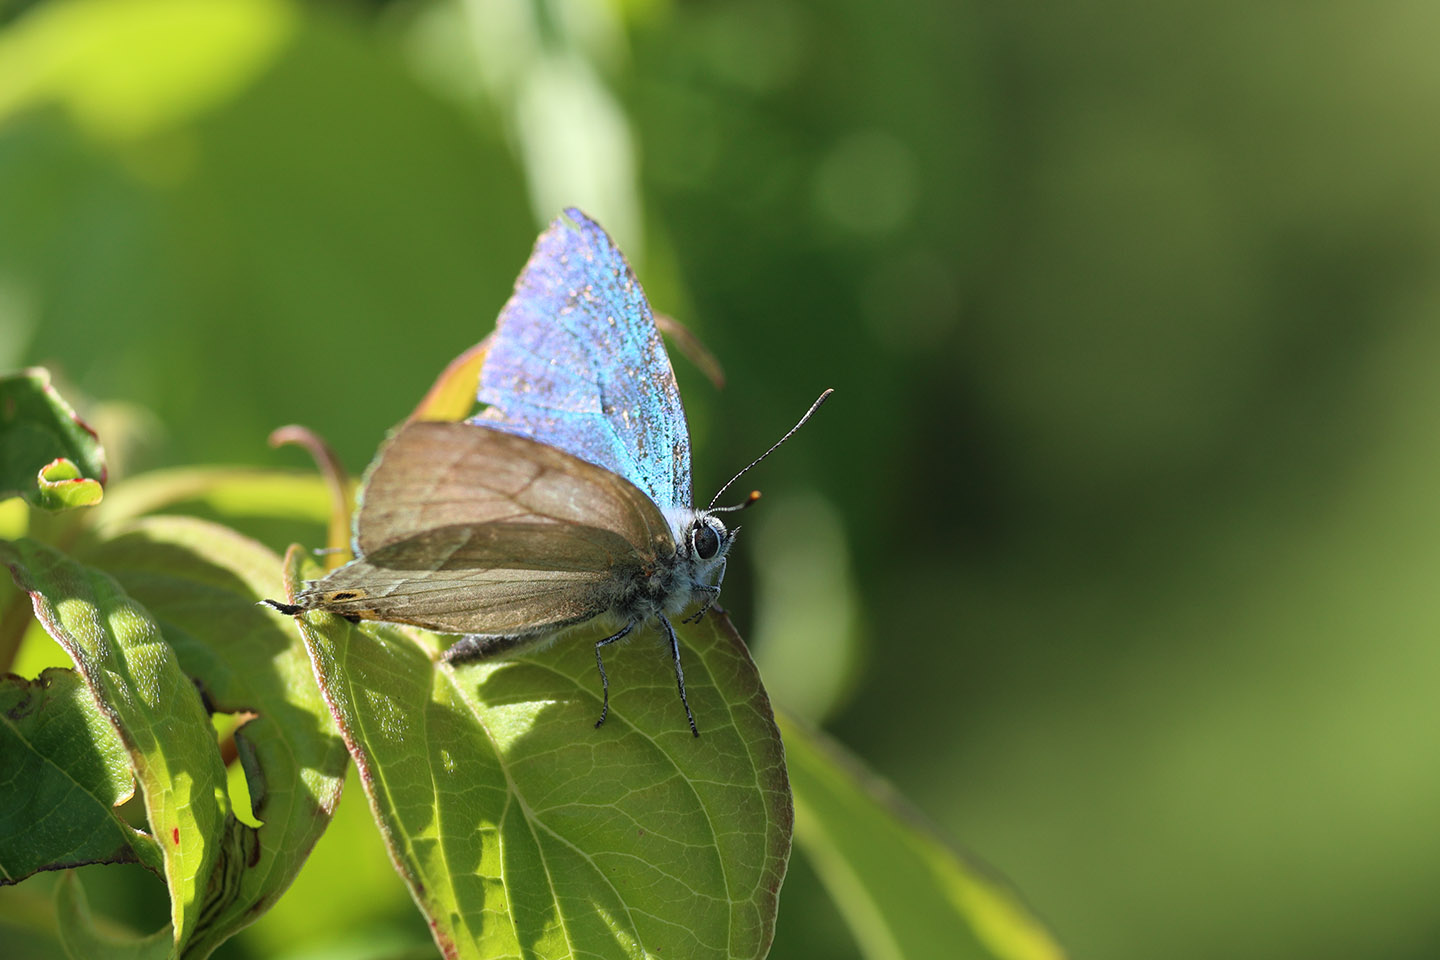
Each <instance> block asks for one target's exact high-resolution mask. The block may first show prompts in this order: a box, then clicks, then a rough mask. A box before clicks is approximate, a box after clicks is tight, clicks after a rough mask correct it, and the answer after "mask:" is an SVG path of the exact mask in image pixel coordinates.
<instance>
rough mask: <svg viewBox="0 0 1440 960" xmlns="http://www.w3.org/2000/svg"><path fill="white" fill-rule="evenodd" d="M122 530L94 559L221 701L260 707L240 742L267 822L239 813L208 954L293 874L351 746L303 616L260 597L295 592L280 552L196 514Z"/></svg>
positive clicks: (212, 905)
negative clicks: (233, 855)
mask: <svg viewBox="0 0 1440 960" xmlns="http://www.w3.org/2000/svg"><path fill="white" fill-rule="evenodd" d="M115 533H116V534H117V535H116V536H115V537H114V539H112V540H110V541H108V542H106V543H103V544H101V545H100V546H99V547H98V548H97V549H96V550H95V552H94V554H93V557H92V559H94V560H95V561H97V562H99V563H102V564H103V565H104V566H105V567H106V568H107V569H109V570H112V571H114V575H115V577H116V579H117V580H119V582H120V583H121V584H122V585H123V586H124V587H125V589H126V591H127V592H128V593H129V594H130V595H131V596H133V597H134V598H135V599H136V600H138V601H140V602H142V603H144V604H145V606H146V608H147V609H148V610H149V611H150V613H151V615H152V616H154V617H155V619H156V621H157V622H158V623H159V625H160V627H161V629H162V630H163V631H164V633H165V638H166V640H167V641H168V642H169V644H170V646H171V647H173V648H174V650H175V653H176V655H177V657H178V659H179V663H180V666H181V667H182V668H183V669H184V671H185V673H186V674H187V675H188V676H190V677H191V678H192V679H193V680H194V681H195V682H196V683H197V684H198V685H199V687H200V689H201V690H202V691H203V693H204V696H205V697H206V701H207V704H208V705H209V707H210V708H211V709H212V710H215V711H217V712H221V713H241V714H252V715H253V717H252V718H250V719H248V720H246V721H245V722H243V723H242V725H241V726H240V727H239V729H238V730H236V732H235V745H236V748H237V750H238V753H239V758H240V763H241V765H242V766H243V767H244V770H245V776H246V780H247V782H248V785H249V792H250V797H251V800H252V804H253V813H254V816H255V818H256V819H257V820H259V821H260V822H261V823H262V826H260V827H259V828H258V829H256V828H252V827H248V826H245V825H244V824H241V823H239V822H237V821H235V820H230V821H229V823H228V828H229V831H230V833H231V834H233V837H231V838H227V844H228V845H231V846H233V847H234V848H236V849H239V850H242V851H243V854H244V855H243V858H242V861H241V862H239V863H235V864H231V865H229V866H228V867H227V868H226V869H225V870H224V877H223V880H222V881H220V882H218V883H216V884H212V887H211V889H210V891H209V903H208V905H207V912H206V917H205V920H204V922H203V924H202V925H201V927H200V928H199V929H198V930H196V931H195V934H194V936H193V938H192V941H191V944H190V949H191V950H192V951H194V952H196V953H198V954H200V955H203V954H204V953H205V952H208V948H210V947H213V946H214V945H216V944H218V943H219V942H220V941H222V940H224V939H226V938H227V937H228V936H230V935H231V934H233V933H234V932H235V931H236V930H237V929H239V928H240V927H243V926H245V925H246V924H249V923H251V922H253V921H254V920H255V919H256V918H257V917H258V916H259V915H260V914H261V913H263V912H264V910H265V909H266V908H267V907H268V906H269V905H270V904H271V903H273V902H274V901H275V900H276V899H277V898H278V897H279V896H280V895H281V893H283V892H284V891H285V889H286V888H287V887H288V886H289V885H290V882H291V880H293V879H294V877H295V874H296V873H298V872H299V870H300V867H301V865H302V864H303V863H304V861H305V858H306V857H307V856H308V855H309V853H310V850H311V848H312V847H313V846H314V844H315V842H316V840H318V839H319V837H320V835H321V834H322V833H323V832H324V830H325V827H326V825H327V824H328V823H329V820H330V815H331V813H332V812H333V811H334V809H335V805H336V803H337V802H338V801H339V799H340V787H341V783H342V782H343V780H344V776H345V767H346V765H347V763H348V759H347V754H346V752H345V745H344V742H343V741H342V740H341V739H340V733H339V731H338V730H337V729H336V728H335V725H334V721H333V720H331V718H330V713H329V711H328V710H327V709H326V707H325V704H324V701H323V700H321V697H320V691H319V689H318V688H317V687H316V685H315V678H314V675H313V673H312V671H311V667H310V660H309V658H308V657H307V655H306V653H305V649H304V647H303V646H302V644H301V642H300V638H299V634H298V629H297V627H296V624H295V622H294V621H293V620H292V619H291V618H289V617H283V616H281V615H279V614H277V613H275V612H274V611H273V610H270V609H268V608H266V607H263V606H260V605H258V603H257V601H259V600H261V599H264V598H267V597H283V596H284V595H285V594H284V584H283V582H282V579H281V566H280V558H279V557H278V556H276V555H275V554H274V553H272V552H271V551H269V550H267V549H266V548H265V547H263V546H261V545H260V544H259V543H256V542H255V541H254V540H251V539H249V538H247V537H243V536H240V535H239V534H237V533H235V532H233V531H231V530H228V529H226V528H225V527H221V526H219V525H217V524H213V523H209V522H207V521H203V520H197V519H194V518H191V517H171V516H155V517H146V518H143V519H140V520H138V521H135V522H133V523H131V524H130V525H128V526H127V527H125V528H122V529H120V530H118V531H115Z"/></svg>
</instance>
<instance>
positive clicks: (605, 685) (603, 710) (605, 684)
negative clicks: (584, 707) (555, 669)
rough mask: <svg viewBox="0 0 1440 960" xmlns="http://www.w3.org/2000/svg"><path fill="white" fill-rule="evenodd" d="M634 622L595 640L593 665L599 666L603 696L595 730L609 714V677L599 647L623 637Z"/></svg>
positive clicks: (632, 628) (632, 626)
mask: <svg viewBox="0 0 1440 960" xmlns="http://www.w3.org/2000/svg"><path fill="white" fill-rule="evenodd" d="M635 623H636V621H634V620H631V621H630V622H629V623H627V624H625V627H624V629H622V630H621V631H620V632H619V633H615V634H611V635H610V636H608V637H606V638H605V639H603V640H596V641H595V666H597V667H599V668H600V690H601V693H603V694H604V697H605V699H604V702H603V703H602V704H601V706H600V719H599V720H596V721H595V728H596V729H597V730H598V729H599V728H600V724H602V723H604V722H605V718H606V717H608V716H610V678H609V677H607V676H605V661H604V660H602V659H600V648H601V647H608V646H609V645H610V644H612V643H614V642H616V641H617V640H623V639H625V637H626V636H628V635H629V633H630V631H631V630H634V629H635Z"/></svg>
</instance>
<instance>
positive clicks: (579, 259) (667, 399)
mask: <svg viewBox="0 0 1440 960" xmlns="http://www.w3.org/2000/svg"><path fill="white" fill-rule="evenodd" d="M479 396H480V402H482V403H486V404H489V406H488V407H487V408H486V409H485V410H484V411H482V412H481V413H480V415H479V416H477V417H475V418H474V419H473V420H472V421H471V422H472V423H476V424H479V425H481V426H485V427H490V428H492V429H495V430H502V431H504V432H506V433H513V434H519V435H521V436H525V437H532V438H534V439H535V440H538V441H540V442H541V443H544V444H548V445H550V446H552V447H558V448H559V449H561V450H564V451H566V452H567V453H570V454H573V455H574V456H577V457H579V458H581V459H582V460H588V461H589V462H590V463H593V464H596V465H597V466H601V467H604V468H605V469H607V470H610V471H611V472H613V473H618V474H619V475H620V476H622V477H624V478H625V479H626V480H629V481H630V482H631V483H633V484H635V486H637V487H639V488H640V489H641V490H643V491H644V492H645V493H646V494H647V495H649V497H650V499H651V500H653V501H654V502H655V503H656V505H658V506H660V507H662V508H664V507H675V506H685V507H688V506H690V496H691V494H690V435H689V432H688V431H687V430H686V427H685V410H684V408H683V407H682V406H681V405H680V390H679V388H678V387H677V386H676V384H675V373H674V371H673V370H671V369H670V358H669V357H668V356H667V355H666V353H665V344H664V342H663V341H662V340H661V339H660V333H659V331H658V330H656V329H655V320H654V318H653V317H652V316H651V314H650V305H649V303H647V302H646V300H645V293H644V291H643V290H641V289H640V282H639V281H638V280H636V279H635V274H633V273H632V272H631V271H630V265H629V264H628V263H626V262H625V257H624V256H623V255H622V254H621V253H620V251H619V250H618V249H617V248H616V246H615V244H614V242H613V241H612V240H611V239H610V237H609V235H607V234H606V233H605V231H604V230H602V229H601V228H600V226H599V224H597V223H595V222H594V221H593V220H591V219H590V218H588V217H586V216H585V214H583V213H581V212H580V211H579V210H575V209H569V210H566V211H565V216H563V217H559V218H557V219H556V220H555V222H554V223H552V224H551V225H550V227H549V229H547V230H546V231H545V232H544V233H543V234H541V235H540V239H539V240H537V241H536V242H535V251H534V252H533V253H532V254H531V255H530V261H529V262H528V263H527V264H526V265H525V269H524V270H523V271H522V272H521V274H520V279H519V280H517V281H515V293H514V295H513V296H512V297H511V298H510V301H509V302H508V303H506V304H505V309H504V310H502V311H501V312H500V319H499V322H498V323H497V324H496V327H495V335H494V337H493V338H492V340H491V344H490V352H489V354H488V355H487V356H486V358H485V366H484V368H483V369H482V371H481V374H480V391H479Z"/></svg>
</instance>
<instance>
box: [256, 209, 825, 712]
mask: <svg viewBox="0 0 1440 960" xmlns="http://www.w3.org/2000/svg"><path fill="white" fill-rule="evenodd" d="M830 392H831V391H828V390H827V391H826V392H825V393H824V394H822V395H821V397H820V399H819V400H816V401H815V404H814V405H813V406H812V407H811V408H810V411H809V412H808V413H806V415H805V417H804V418H802V419H801V421H800V423H797V424H796V425H795V427H794V428H792V429H791V430H790V432H789V433H787V434H786V435H785V436H784V437H782V438H781V440H780V441H779V442H778V443H776V444H775V445H774V446H772V447H771V448H770V449H769V450H767V451H766V452H765V454H763V455H762V456H760V457H759V458H757V459H756V460H755V461H754V462H753V463H751V464H750V466H751V467H753V466H754V465H755V464H756V463H759V462H760V460H763V459H764V458H765V457H766V456H769V454H770V453H771V452H773V451H774V450H775V448H776V447H778V446H780V443H783V442H784V441H785V440H786V439H788V438H789V437H790V436H791V435H792V434H793V433H794V432H795V431H796V430H798V429H799V428H800V426H801V425H802V424H803V423H804V422H805V420H807V419H809V417H810V415H811V414H813V413H814V412H815V410H816V409H818V408H819V406H820V404H821V403H823V402H824V401H825V400H826V399H827V398H828V397H829V395H830ZM478 397H479V400H480V401H481V402H482V403H484V404H486V407H485V409H484V410H483V411H482V412H481V413H480V414H479V415H478V416H475V417H473V418H472V419H470V420H468V421H463V422H458V423H443V422H426V421H412V422H410V423H407V424H405V425H404V426H402V427H401V428H400V429H399V430H398V431H396V432H395V433H393V434H392V435H391V437H390V438H389V439H388V440H387V441H386V443H385V444H384V446H382V448H381V450H380V452H379V454H378V455H377V457H376V460H375V462H374V463H373V464H372V465H371V467H370V469H369V471H368V472H367V475H366V478H365V481H364V484H363V487H362V490H361V494H360V502H359V504H358V512H357V515H356V521H355V531H354V538H353V541H354V542H353V548H354V553H355V559H354V560H352V561H351V562H350V563H348V564H346V565H344V566H342V567H340V568H339V569H337V570H335V571H333V572H331V573H330V574H329V575H327V576H326V577H324V578H323V579H321V580H315V581H307V582H306V584H305V585H304V588H303V589H302V590H301V591H300V593H299V594H298V595H297V596H296V598H295V603H293V604H282V603H276V602H272V604H271V605H272V606H274V607H276V608H277V609H279V610H281V611H282V612H285V613H289V614H292V615H293V614H299V613H301V612H304V611H307V610H327V611H329V612H331V613H335V614H338V615H339V616H342V617H345V618H347V619H349V620H352V621H360V620H377V621H383V622H387V623H403V624H411V625H414V626H418V627H423V628H425V629H428V630H434V631H437V632H440V633H454V634H463V635H464V636H463V638H462V639H460V640H459V641H458V642H456V643H455V644H454V645H452V646H451V647H449V649H447V650H446V652H445V654H444V658H445V660H446V661H448V662H449V663H451V664H461V663H465V662H469V661H472V660H483V659H489V658H493V657H500V656H504V655H507V654H513V653H517V652H521V651H523V650H526V649H531V648H533V647H535V646H537V645H539V644H541V643H544V642H547V641H548V640H550V639H553V638H554V637H555V636H557V635H558V634H559V633H560V632H562V631H564V630H566V629H567V628H570V627H573V626H576V625H578V624H582V623H585V622H587V621H589V620H593V619H595V618H597V617H601V616H604V615H609V616H610V617H611V618H612V619H613V622H614V623H615V624H616V625H617V629H616V630H615V631H614V632H613V633H610V634H609V635H608V636H605V637H603V638H602V639H600V640H598V641H596V642H595V664H596V667H597V668H598V670H599V673H600V683H601V689H602V695H603V699H602V705H601V709H600V719H599V720H598V721H596V723H595V726H596V727H599V726H600V725H601V724H603V723H604V722H605V719H606V717H607V716H609V712H610V683H609V679H608V678H607V676H606V674H605V662H604V657H603V655H602V651H603V650H604V649H605V648H606V647H607V646H610V645H611V644H614V643H618V642H619V641H620V640H622V639H624V638H625V637H627V636H629V635H630V634H631V633H632V632H633V631H634V630H635V629H636V628H638V627H640V626H642V625H645V624H647V623H654V624H655V625H656V626H657V627H658V628H659V630H660V631H661V633H662V634H663V635H664V637H665V638H666V640H668V642H669V650H670V655H671V658H672V660H673V662H674V667H675V680H676V685H677V686H678V688H679V691H680V702H681V704H682V705H683V706H684V708H685V716H686V719H687V720H688V721H689V723H690V730H691V733H692V734H694V735H695V736H697V737H698V736H699V735H700V734H699V729H698V727H696V725H695V716H694V714H693V713H692V712H691V710H690V703H689V701H688V699H687V698H686V695H685V673H684V669H683V668H682V666H681V661H680V644H679V641H678V639H677V638H676V635H675V628H674V626H673V625H672V624H671V622H670V617H672V616H674V615H676V614H678V613H681V612H682V611H684V610H685V609H687V608H688V607H689V606H691V605H692V604H693V603H695V601H696V600H697V599H698V600H699V601H700V603H699V607H698V609H697V610H696V611H695V612H694V613H693V614H691V616H690V617H688V618H687V620H689V619H696V620H698V619H699V618H700V617H702V616H704V614H705V613H706V611H707V610H708V609H709V608H710V606H711V605H712V604H713V603H714V602H715V600H716V598H717V597H718V596H719V593H720V583H721V581H722V580H723V579H724V575H725V562H726V555H727V553H728V552H729V550H730V546H731V544H733V543H734V540H735V530H732V529H727V527H726V526H725V524H724V522H723V521H722V520H721V519H720V518H719V517H718V516H717V514H719V513H723V512H726V511H727V510H737V509H741V508H743V507H745V506H748V505H749V504H750V503H753V502H754V500H755V499H756V498H757V497H758V494H755V493H752V494H751V496H750V498H748V499H747V500H746V501H745V502H743V503H741V504H739V505H737V506H735V507H721V508H716V507H715V502H716V500H718V499H719V497H720V495H721V494H723V493H724V491H725V490H726V489H728V488H729V486H730V484H731V483H734V482H735V480H738V479H739V478H740V476H742V475H743V474H744V473H745V470H749V469H750V467H746V468H745V470H742V471H740V473H738V474H736V475H735V477H734V478H732V479H731V481H730V483H727V484H726V485H725V487H722V488H721V490H720V493H719V494H716V497H715V499H714V500H712V501H711V503H710V506H709V507H706V508H705V509H703V510H701V509H696V508H695V507H694V506H693V505H692V502H691V485H690V436H689V432H688V430H687V427H686V423H685V411H684V408H683V407H682V405H681V403H680V391H679V388H678V386H677V385H676V383H675V374H674V371H673V370H672V369H671V367H670V359H669V357H668V356H667V354H666V352H665V345H664V342H663V341H662V340H661V337H660V333H659V331H658V330H657V329H656V326H655V320H654V317H653V315H652V313H651V311H650V305H649V303H648V302H647V301H646V299H645V294H644V291H643V290H642V289H641V287H640V283H639V281H638V280H636V278H635V275H634V273H633V272H632V271H631V269H630V266H629V264H628V263H627V262H626V261H625V257H624V256H623V255H622V254H621V252H620V250H619V249H618V248H617V247H616V246H615V243H614V241H612V240H611V239H610V237H609V235H608V234H606V233H605V231H604V230H603V229H602V228H601V227H600V226H599V225H598V224H596V223H595V222H594V221H593V220H591V219H590V218H589V217H587V216H585V214H583V213H581V212H580V211H579V210H576V209H573V208H572V209H568V210H566V211H565V214H564V216H562V217H560V218H557V219H556V220H555V221H554V222H553V223H552V224H551V225H550V226H549V228H548V229H547V230H546V231H545V232H544V233H543V234H541V236H540V238H539V240H537V241H536V244H535V249H534V252H533V253H532V254H531V256H530V259H529V261H528V262H527V263H526V265H525V268H524V269H523V270H522V272H521V274H520V277H519V279H518V280H517V281H516V283H515V292H514V294H513V295H512V296H511V298H510V300H509V301H508V302H507V303H506V305H505V307H504V308H503V310H502V311H501V313H500V318H499V321H498V323H497V325H496V329H495V333H494V335H493V336H492V338H491V341H490V346H489V351H488V353H487V354H486V356H485V360H484V365H483V367H482V369H481V374H480V384H479V390H478ZM736 529H738V528H736Z"/></svg>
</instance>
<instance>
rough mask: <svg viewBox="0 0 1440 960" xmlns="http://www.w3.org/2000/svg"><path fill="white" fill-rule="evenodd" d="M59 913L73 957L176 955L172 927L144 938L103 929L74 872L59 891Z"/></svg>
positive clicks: (144, 959)
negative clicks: (91, 911)
mask: <svg viewBox="0 0 1440 960" xmlns="http://www.w3.org/2000/svg"><path fill="white" fill-rule="evenodd" d="M55 912H56V915H57V919H58V920H59V921H60V922H59V932H60V942H61V943H62V944H63V945H64V947H65V952H66V953H67V954H69V956H70V960H165V958H166V957H169V956H171V955H172V954H171V951H172V949H173V946H174V944H173V942H172V938H171V936H170V928H169V927H165V928H163V929H161V930H158V931H156V932H155V933H152V934H150V935H149V936H144V937H139V936H126V935H124V934H119V933H115V932H113V931H110V930H106V929H101V928H100V927H99V925H98V924H97V923H96V922H95V917H94V916H93V915H92V914H91V913H90V904H89V902H88V901H87V900H86V898H85V888H84V887H83V886H81V884H80V877H79V876H78V875H76V874H75V873H74V871H70V872H68V873H66V875H65V877H64V878H63V879H62V880H61V881H60V885H59V886H58V887H57V888H56V890H55Z"/></svg>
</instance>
